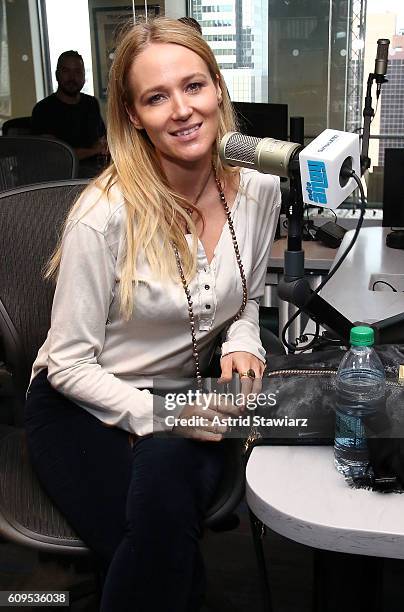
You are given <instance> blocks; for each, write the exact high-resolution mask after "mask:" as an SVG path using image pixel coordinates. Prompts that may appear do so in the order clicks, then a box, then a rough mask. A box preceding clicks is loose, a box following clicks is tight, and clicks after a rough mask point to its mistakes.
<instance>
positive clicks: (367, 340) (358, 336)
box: [350, 325, 375, 346]
mask: <svg viewBox="0 0 404 612" xmlns="http://www.w3.org/2000/svg"><path fill="white" fill-rule="evenodd" d="M350 342H351V346H373V344H374V343H375V332H374V331H373V329H372V328H371V327H368V326H366V325H357V326H356V327H353V328H352V329H351V333H350Z"/></svg>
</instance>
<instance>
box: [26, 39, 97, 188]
mask: <svg viewBox="0 0 404 612" xmlns="http://www.w3.org/2000/svg"><path fill="white" fill-rule="evenodd" d="M56 80H57V83H58V88H57V91H56V93H54V94H51V95H50V96H48V97H47V98H45V99H44V100H41V101H40V102H38V103H37V104H36V105H35V107H34V109H33V111H32V130H33V133H34V134H41V135H44V136H45V135H46V136H53V137H55V138H58V139H59V140H63V141H64V142H67V144H69V145H70V146H71V147H72V148H73V149H74V150H75V152H76V154H77V157H78V158H79V161H80V170H79V175H80V176H81V177H89V176H94V175H95V174H97V173H98V172H99V171H100V170H101V169H102V165H103V163H105V156H106V155H107V153H108V150H107V145H106V139H105V133H106V132H105V125H104V122H103V120H102V117H101V113H100V106H99V104H98V101H97V100H96V98H94V97H93V96H88V95H87V94H84V93H81V90H82V89H83V86H84V82H85V72H84V62H83V58H82V56H81V55H80V54H79V53H78V52H77V51H64V52H63V53H62V54H61V55H60V56H59V58H58V62H57V67H56Z"/></svg>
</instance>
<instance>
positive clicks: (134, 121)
mask: <svg viewBox="0 0 404 612" xmlns="http://www.w3.org/2000/svg"><path fill="white" fill-rule="evenodd" d="M125 109H126V112H127V114H128V117H129V121H130V122H131V123H132V125H133V126H134V127H135V128H136V129H137V130H143V125H142V124H141V123H140V121H139V117H138V116H137V114H136V113H135V111H134V109H133V108H129V106H128V105H127V104H125Z"/></svg>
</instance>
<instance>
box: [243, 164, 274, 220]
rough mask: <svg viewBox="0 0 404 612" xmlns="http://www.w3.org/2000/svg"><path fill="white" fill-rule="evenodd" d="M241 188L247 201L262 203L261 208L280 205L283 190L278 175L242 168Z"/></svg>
mask: <svg viewBox="0 0 404 612" xmlns="http://www.w3.org/2000/svg"><path fill="white" fill-rule="evenodd" d="M240 188H241V196H243V195H244V197H245V199H246V202H247V203H252V202H256V203H258V204H259V205H260V206H259V208H266V209H267V210H268V209H270V210H272V208H273V207H274V206H279V205H280V201H281V190H280V181H279V177H278V176H274V175H272V174H262V173H261V172H257V170H252V169H250V168H241V174H240ZM268 205H269V206H268Z"/></svg>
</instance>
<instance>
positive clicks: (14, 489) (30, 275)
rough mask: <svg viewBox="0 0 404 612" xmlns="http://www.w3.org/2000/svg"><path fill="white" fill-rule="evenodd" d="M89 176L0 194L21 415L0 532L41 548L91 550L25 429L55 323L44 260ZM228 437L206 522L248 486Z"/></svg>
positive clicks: (8, 456) (8, 461) (0, 293)
mask: <svg viewBox="0 0 404 612" xmlns="http://www.w3.org/2000/svg"><path fill="white" fill-rule="evenodd" d="M86 184H87V182H86V181H78V180H76V181H65V182H54V183H44V184H39V185H31V186H28V187H25V188H20V189H15V190H11V191H8V192H4V193H2V194H0V236H2V239H1V240H0V336H1V340H2V342H1V344H2V350H3V354H2V355H1V357H2V359H3V361H4V362H5V363H6V364H7V366H8V368H9V370H10V371H11V374H12V377H13V382H14V389H15V393H14V401H15V422H16V427H15V428H13V430H12V431H11V433H9V434H8V435H6V436H4V437H3V438H0V535H3V536H4V537H5V538H7V539H9V540H11V541H13V542H15V543H17V544H21V545H24V546H29V547H32V548H35V549H37V550H39V551H43V552H46V551H47V552H55V553H66V554H85V553H88V552H89V550H88V549H87V547H86V546H85V544H84V543H83V542H82V541H81V540H80V539H79V538H78V536H77V535H76V534H75V532H74V531H73V529H72V528H71V527H70V525H68V523H67V521H66V520H65V519H64V517H63V516H62V515H61V513H60V512H59V511H58V510H57V509H56V508H55V506H54V505H53V503H52V501H51V500H50V499H49V498H48V496H47V494H46V493H45V491H44V490H43V489H42V487H41V485H40V483H39V481H38V479H37V477H36V475H35V473H34V472H33V470H32V468H31V466H30V462H29V457H28V453H27V448H26V443H25V437H24V431H23V429H21V425H22V412H23V405H24V399H25V392H26V389H27V385H28V382H29V377H30V371H31V366H32V363H33V361H34V359H35V357H36V353H37V350H38V348H39V346H40V345H41V344H42V342H43V341H44V339H45V337H46V334H47V331H48V328H49V322H50V311H51V304H52V297H53V285H52V284H51V283H49V282H45V281H44V280H43V276H42V272H43V266H44V264H45V262H46V261H47V260H48V258H49V256H50V254H51V252H52V251H53V249H54V246H55V243H56V240H57V237H58V235H59V233H60V229H61V227H62V224H63V220H64V219H65V217H66V214H67V211H68V210H69V208H70V206H71V204H72V202H73V201H74V200H75V198H76V197H77V196H78V194H79V193H80V192H81V191H82V190H83V189H84V187H85V185H86ZM225 444H226V469H225V479H224V481H223V483H222V486H221V487H220V490H219V491H218V492H217V495H216V498H215V499H214V500H213V502H212V504H211V507H210V509H209V511H208V513H207V516H206V521H205V524H206V525H207V526H209V527H212V526H215V525H218V524H220V521H221V520H222V519H223V517H225V516H227V515H228V514H229V513H230V512H231V511H232V510H233V509H234V508H235V506H237V504H238V503H239V501H240V500H241V498H242V496H243V493H244V464H243V458H242V454H241V440H236V439H230V440H226V441H225Z"/></svg>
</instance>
